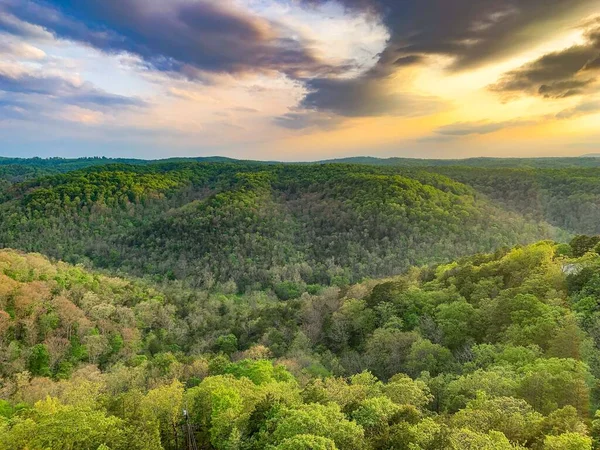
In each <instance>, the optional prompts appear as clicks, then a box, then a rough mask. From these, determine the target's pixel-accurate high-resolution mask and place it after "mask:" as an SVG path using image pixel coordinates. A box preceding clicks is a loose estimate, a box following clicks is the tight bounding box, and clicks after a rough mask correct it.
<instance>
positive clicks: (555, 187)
mask: <svg viewBox="0 0 600 450" xmlns="http://www.w3.org/2000/svg"><path fill="white" fill-rule="evenodd" d="M590 159H593V158H590ZM409 161H410V160H409ZM584 161H586V162H585V164H583V163H581V162H580V161H578V160H577V159H574V160H572V161H571V162H569V161H567V160H557V161H554V162H552V160H548V161H543V162H536V161H535V160H532V161H531V162H530V164H528V165H524V164H525V162H524V161H520V162H519V165H518V166H516V165H515V164H511V163H510V160H506V161H504V160H490V161H483V162H482V161H477V162H476V163H474V162H472V161H471V162H468V161H466V162H464V164H462V165H460V164H459V163H456V164H444V163H436V162H432V163H431V164H430V165H425V164H422V162H420V161H418V160H414V161H413V162H406V161H404V162H403V161H387V162H386V163H385V164H383V163H377V164H373V163H372V162H371V163H365V161H350V162H353V163H358V164H347V163H331V164H285V165H284V164H276V163H272V164H271V163H257V162H238V161H223V160H217V161H212V160H209V161H192V160H184V161H179V160H170V161H157V162H144V161H139V160H119V161H111V160H105V159H100V158H97V159H94V158H93V159H82V160H59V159H57V160H8V159H0V247H1V248H2V249H1V250H0V449H2V450H4V449H6V450H9V449H11V450H12V449H29V450H37V449H39V450H46V449H91V450H100V449H102V450H107V449H111V450H118V449H140V450H142V449H149V450H159V449H165V450H175V449H187V448H198V449H217V450H229V449H240V450H241V449H247V450H251V449H256V450H258V449H273V450H275V449H277V450H292V449H301V450H302V449H306V450H309V449H315V450H334V449H339V450H354V449H356V450H362V449H373V450H375V449H377V450H379V449H381V450H384V449H389V450H392V449H393V450H397V449H407V450H417V449H422V450H436V449H440V450H441V449H456V450H471V449H490V450H504V449H548V450H563V449H564V450H580V449H581V450H587V449H593V448H600V447H599V446H600V413H598V414H596V411H598V410H600V384H599V382H598V381H599V380H600V237H596V236H598V235H600V220H598V219H600V176H599V175H600V168H598V167H592V165H593V164H592V163H591V162H588V161H587V160H584ZM184 411H185V413H184Z"/></svg>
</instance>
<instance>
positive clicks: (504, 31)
mask: <svg viewBox="0 0 600 450" xmlns="http://www.w3.org/2000/svg"><path fill="white" fill-rule="evenodd" d="M304 1H305V3H307V4H312V5H319V4H323V3H326V2H327V1H328V0H304ZM340 2H341V3H342V4H344V5H345V6H346V7H347V8H348V9H349V10H350V11H352V10H357V9H358V10H361V11H363V12H364V11H366V12H368V13H369V14H371V16H372V17H373V18H374V20H375V19H376V20H381V21H382V22H383V24H384V25H385V26H386V27H387V28H388V30H389V31H390V39H389V41H388V44H387V47H386V48H385V49H384V50H383V51H382V52H381V54H380V55H379V57H378V61H377V63H376V65H375V66H374V67H373V68H372V69H371V70H370V71H368V72H367V73H366V74H364V75H363V76H361V77H360V78H358V79H356V80H350V81H348V80H343V79H334V78H331V77H329V78H325V79H317V80H312V81H310V82H309V83H308V87H309V89H310V90H311V93H310V94H308V96H307V98H306V99H305V101H304V102H303V104H302V106H303V107H305V108H315V109H324V110H328V111H335V112H337V113H339V114H342V115H347V116H357V115H388V114H393V115H397V114H399V115H402V114H404V115H409V114H410V113H411V111H413V110H414V108H415V106H416V104H417V102H416V101H413V100H417V99H416V98H412V99H411V98H398V96H395V95H393V94H392V95H387V94H386V92H385V90H383V89H381V88H378V85H379V84H381V83H382V82H386V81H389V80H391V79H392V78H393V75H394V74H395V73H396V71H397V70H398V69H400V68H402V67H405V66H407V65H413V64H419V63H422V62H423V61H425V59H426V57H427V56H429V57H431V58H435V57H436V56H439V55H443V56H448V57H450V58H452V61H453V62H452V64H451V66H450V67H449V68H448V69H449V70H464V69H467V68H470V67H473V66H477V65H481V64H483V63H485V62H487V61H489V60H492V59H494V58H498V57H501V56H506V55H509V54H511V53H514V52H517V51H518V50H520V49H521V48H522V47H523V46H526V45H532V43H535V42H536V40H539V39H541V38H543V37H544V36H546V35H547V34H548V32H549V29H548V27H547V24H548V23H551V22H552V21H555V20H557V19H558V18H564V17H568V16H569V15H570V14H572V13H574V12H576V11H578V9H579V8H581V7H591V6H592V5H594V4H595V0H510V1H509V0H480V1H477V2H475V1H473V0H452V1H448V0H419V1H399V0H340ZM534 25H535V27H533V26H534ZM543 25H546V27H544V26H543ZM586 61H587V60H586ZM554 88H555V87H553V86H549V87H548V88H547V89H548V91H552V90H553V89H554ZM426 103H427V102H426ZM419 109H425V110H427V109H430V108H429V107H428V105H424V108H417V111H418V110H419ZM402 111H404V112H402Z"/></svg>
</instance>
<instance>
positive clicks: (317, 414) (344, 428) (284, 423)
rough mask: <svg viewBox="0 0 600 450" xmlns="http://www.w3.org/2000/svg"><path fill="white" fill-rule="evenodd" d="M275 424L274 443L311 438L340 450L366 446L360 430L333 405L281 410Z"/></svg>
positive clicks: (357, 449) (311, 405) (357, 448)
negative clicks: (326, 442) (299, 437)
mask: <svg viewBox="0 0 600 450" xmlns="http://www.w3.org/2000/svg"><path fill="white" fill-rule="evenodd" d="M275 420H276V428H275V431H274V432H273V438H274V440H275V442H276V443H283V442H284V441H285V440H286V439H289V438H292V437H294V436H297V435H304V434H312V435H315V436H321V437H325V438H329V439H331V440H332V441H334V442H335V445H336V446H337V448H338V449H340V450H359V449H363V448H364V445H365V442H364V431H363V429H362V428H361V427H360V426H359V425H357V424H356V423H354V422H350V421H349V420H348V419H346V417H345V416H344V414H342V412H341V411H340V408H339V406H338V405H336V404H329V405H319V404H310V405H303V406H301V407H300V408H298V409H293V410H291V409H284V410H282V411H281V412H280V414H279V416H277V417H276V419H275Z"/></svg>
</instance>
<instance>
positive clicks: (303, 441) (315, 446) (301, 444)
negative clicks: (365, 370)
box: [275, 434, 337, 450]
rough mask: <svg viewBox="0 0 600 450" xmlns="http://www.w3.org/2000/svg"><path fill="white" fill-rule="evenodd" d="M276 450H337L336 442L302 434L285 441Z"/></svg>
mask: <svg viewBox="0 0 600 450" xmlns="http://www.w3.org/2000/svg"><path fill="white" fill-rule="evenodd" d="M275 448H276V450H336V449H337V447H336V446H335V442H333V441H332V440H331V439H328V438H325V437H321V436H314V435H312V434H300V435H298V436H294V437H292V438H288V439H285V440H284V441H283V442H282V443H281V444H279V445H278V446H277V447H275Z"/></svg>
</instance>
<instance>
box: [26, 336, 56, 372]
mask: <svg viewBox="0 0 600 450" xmlns="http://www.w3.org/2000/svg"><path fill="white" fill-rule="evenodd" d="M27 368H28V369H29V371H30V372H31V373H32V375H36V376H41V377H49V376H50V375H51V372H50V353H49V352H48V349H47V348H46V346H45V345H44V344H37V345H34V346H33V347H32V348H31V352H30V354H29V359H28V362H27Z"/></svg>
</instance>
